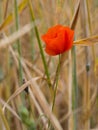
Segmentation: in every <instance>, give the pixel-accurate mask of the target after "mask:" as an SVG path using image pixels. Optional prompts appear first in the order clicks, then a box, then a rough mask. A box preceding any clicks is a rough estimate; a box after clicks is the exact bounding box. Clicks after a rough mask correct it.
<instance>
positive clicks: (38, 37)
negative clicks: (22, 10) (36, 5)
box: [28, 0, 51, 88]
mask: <svg viewBox="0 0 98 130" xmlns="http://www.w3.org/2000/svg"><path fill="white" fill-rule="evenodd" d="M28 4H29V8H30V13H31V16H32V21H33V22H34V23H35V17H34V13H33V9H32V4H31V1H30V0H29V1H28ZM34 30H35V34H36V37H37V41H38V45H39V49H40V53H41V57H42V61H43V65H44V68H45V73H46V76H47V82H48V85H49V87H50V88H51V81H50V75H49V72H48V67H47V63H46V59H45V56H44V52H43V49H42V43H41V40H40V36H39V32H38V29H37V26H36V24H35V26H34Z"/></svg>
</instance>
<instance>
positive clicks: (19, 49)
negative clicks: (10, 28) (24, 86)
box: [14, 0, 22, 84]
mask: <svg viewBox="0 0 98 130" xmlns="http://www.w3.org/2000/svg"><path fill="white" fill-rule="evenodd" d="M17 2H18V1H17V0H14V7H15V20H16V21H15V22H16V30H18V29H19V17H18V3H17ZM17 45H18V46H17V50H18V54H19V78H20V80H19V81H20V84H21V83H22V65H21V45H20V40H19V39H18V40H17Z"/></svg>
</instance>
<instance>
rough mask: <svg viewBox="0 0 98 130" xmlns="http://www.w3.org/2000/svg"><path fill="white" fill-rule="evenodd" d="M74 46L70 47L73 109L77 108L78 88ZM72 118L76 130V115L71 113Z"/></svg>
mask: <svg viewBox="0 0 98 130" xmlns="http://www.w3.org/2000/svg"><path fill="white" fill-rule="evenodd" d="M75 49H76V48H75V47H73V48H72V85H73V88H72V109H73V110H75V109H76V108H77V101H78V89H77V76H76V53H75ZM73 118H74V130H77V116H76V114H74V115H73Z"/></svg>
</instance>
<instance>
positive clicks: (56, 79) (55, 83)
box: [52, 55, 60, 111]
mask: <svg viewBox="0 0 98 130" xmlns="http://www.w3.org/2000/svg"><path fill="white" fill-rule="evenodd" d="M59 72H60V55H59V63H58V66H57V71H56V75H55V77H56V78H55V80H54V83H53V88H54V96H53V104H52V111H53V109H54V105H55V98H56V92H57V87H58V79H59Z"/></svg>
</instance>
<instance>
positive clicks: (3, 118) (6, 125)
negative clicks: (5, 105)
mask: <svg viewBox="0 0 98 130" xmlns="http://www.w3.org/2000/svg"><path fill="white" fill-rule="evenodd" d="M0 116H1V118H2V121H3V123H4V125H5V128H6V130H10V128H9V125H8V122H7V120H6V118H5V116H4V114H3V111H2V108H1V107H0Z"/></svg>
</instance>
